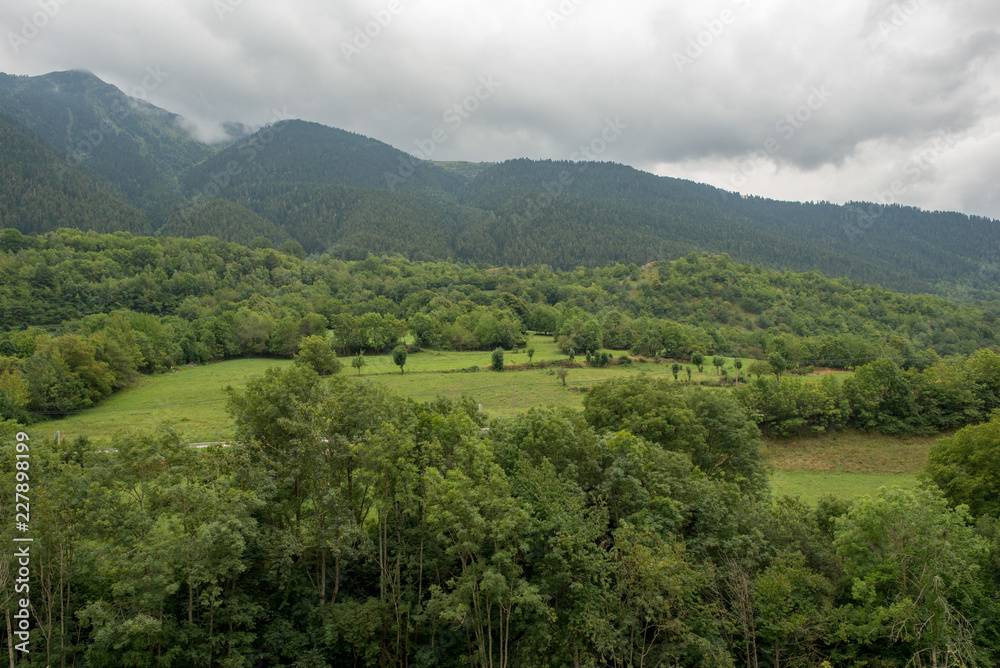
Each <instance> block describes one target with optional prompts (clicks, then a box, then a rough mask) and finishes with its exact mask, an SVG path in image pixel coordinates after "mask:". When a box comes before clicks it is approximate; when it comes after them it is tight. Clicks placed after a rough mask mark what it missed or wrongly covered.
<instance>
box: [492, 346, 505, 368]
mask: <svg viewBox="0 0 1000 668" xmlns="http://www.w3.org/2000/svg"><path fill="white" fill-rule="evenodd" d="M491 362H492V366H493V370H494V371H503V348H496V349H495V350H494V351H493V356H492V358H491Z"/></svg>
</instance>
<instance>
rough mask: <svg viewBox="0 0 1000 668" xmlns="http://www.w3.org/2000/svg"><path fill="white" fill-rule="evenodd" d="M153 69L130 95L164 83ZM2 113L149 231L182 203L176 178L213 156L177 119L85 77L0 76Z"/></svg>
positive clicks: (54, 74) (76, 73)
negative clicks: (132, 211)
mask: <svg viewBox="0 0 1000 668" xmlns="http://www.w3.org/2000/svg"><path fill="white" fill-rule="evenodd" d="M151 70H152V72H151V73H149V74H148V75H147V76H146V78H145V79H144V81H145V83H142V82H137V86H136V89H135V90H133V91H132V92H133V93H138V94H140V96H147V95H149V93H150V92H151V91H152V90H155V87H156V86H158V85H159V84H160V83H161V82H162V81H163V78H164V77H165V76H166V75H165V74H164V73H163V72H161V71H159V70H158V68H151ZM0 112H3V113H6V114H7V115H9V116H11V117H12V118H14V119H16V120H18V121H19V122H20V123H22V124H23V125H25V126H26V127H28V128H29V129H30V130H31V131H32V132H34V133H35V134H36V135H37V136H38V137H39V138H40V139H41V140H42V141H43V142H44V143H45V144H46V145H47V146H48V147H49V148H50V149H52V150H53V151H55V152H56V153H57V154H58V155H59V156H60V158H61V159H62V160H63V161H64V162H65V164H66V165H67V166H69V167H73V168H76V169H79V170H81V171H84V172H86V173H88V174H90V175H91V176H93V177H95V178H96V179H97V180H98V181H99V182H100V183H101V185H102V186H103V187H105V188H107V189H109V190H112V191H113V192H115V193H116V194H118V195H119V196H120V197H122V198H124V199H126V200H127V201H128V202H130V203H131V204H133V205H135V206H136V207H138V208H139V209H141V210H142V211H143V212H145V213H146V214H147V215H148V216H149V217H150V219H151V220H152V221H153V224H154V226H158V225H160V224H162V223H163V221H164V220H165V219H166V216H167V215H168V213H169V211H171V210H173V209H176V208H177V207H179V206H180V205H181V203H182V200H181V197H180V194H179V191H178V188H177V179H178V177H179V176H180V175H181V174H182V173H184V172H186V171H187V170H188V169H190V167H191V166H192V165H194V164H196V163H198V162H200V161H202V160H204V159H205V158H207V157H208V156H209V155H211V154H212V153H213V152H214V150H215V149H213V148H212V147H210V146H208V145H206V144H204V143H202V142H200V141H197V140H196V139H194V138H193V137H192V136H191V135H190V133H189V132H188V131H187V130H186V129H185V127H184V125H183V119H182V118H181V117H180V116H178V115H177V114H174V113H171V112H169V111H166V110H164V109H160V108H159V107H156V106H154V105H151V104H149V103H148V102H145V101H144V100H142V99H137V98H136V97H132V96H129V95H126V94H125V93H123V92H122V91H120V90H119V89H118V88H116V87H115V86H112V85H111V84H108V83H105V82H104V81H101V80H100V79H99V78H97V77H96V76H94V75H93V74H90V73H89V72H82V71H69V72H52V73H50V74H46V75H44V76H39V77H21V76H11V75H7V74H0Z"/></svg>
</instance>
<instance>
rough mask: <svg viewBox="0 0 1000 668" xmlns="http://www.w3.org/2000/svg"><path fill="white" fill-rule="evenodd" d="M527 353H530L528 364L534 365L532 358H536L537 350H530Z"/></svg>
mask: <svg viewBox="0 0 1000 668" xmlns="http://www.w3.org/2000/svg"><path fill="white" fill-rule="evenodd" d="M527 352H528V364H531V363H532V362H531V358H533V357H534V356H535V349H534V348H528V350H527Z"/></svg>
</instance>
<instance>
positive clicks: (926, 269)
mask: <svg viewBox="0 0 1000 668" xmlns="http://www.w3.org/2000/svg"><path fill="white" fill-rule="evenodd" d="M155 78H156V77H154V76H153V74H150V82H151V83H155ZM0 113H6V114H8V115H10V116H12V117H13V118H15V119H16V120H18V121H19V122H20V123H22V124H23V125H24V126H26V127H27V128H28V129H29V130H30V131H31V132H33V133H34V134H35V135H36V136H37V137H39V138H40V139H41V141H43V142H44V143H45V144H46V145H48V147H49V148H50V149H52V150H54V151H56V153H57V154H58V156H59V159H60V160H61V162H62V163H63V164H64V165H65V166H66V167H67V168H68V170H69V171H71V172H73V173H75V174H82V175H85V176H89V177H91V178H92V179H94V180H96V182H97V183H98V185H100V186H101V187H103V188H105V189H108V190H110V191H112V192H114V193H116V194H117V195H119V196H120V197H122V198H124V199H125V200H126V201H128V202H130V203H131V204H133V205H134V206H136V207H138V208H139V209H140V210H141V211H142V212H143V213H144V214H145V217H146V218H147V219H148V220H149V223H148V228H146V227H144V226H143V225H138V226H136V225H135V224H132V225H131V226H128V225H125V224H124V223H122V222H121V221H119V220H117V219H115V218H114V217H113V216H112V217H110V218H108V217H103V218H102V220H97V219H95V218H94V217H93V216H91V217H90V218H88V217H83V218H81V217H80V216H79V215H77V216H75V217H74V216H67V215H64V214H61V213H59V211H61V209H60V208H58V207H55V208H51V207H50V208H48V209H44V210H45V211H46V212H47V213H45V216H47V219H46V220H45V221H42V220H41V219H40V218H39V216H40V214H39V211H38V208H37V204H36V205H31V204H30V201H29V200H24V202H25V206H28V207H29V208H28V209H27V210H26V211H24V212H20V211H18V210H17V207H18V206H20V204H16V205H15V204H12V203H13V202H14V199H13V198H11V197H8V198H7V203H6V204H7V207H8V208H7V212H6V220H7V221H10V222H6V223H3V224H4V225H7V226H11V227H16V228H18V229H20V230H21V231H22V232H32V231H38V230H45V229H54V228H56V227H60V226H71V227H79V228H81V229H94V230H100V231H111V230H115V229H129V230H131V231H134V232H137V233H138V232H141V233H145V232H143V230H148V232H149V233H154V234H155V233H159V234H165V235H176V234H180V235H185V236H198V235H203V234H208V235H215V236H219V237H220V238H223V239H226V240H232V241H241V242H244V243H247V242H249V241H251V240H252V239H254V238H257V237H264V238H266V239H268V240H269V241H271V242H272V243H274V244H276V245H279V244H281V243H284V242H286V241H289V240H294V241H296V242H298V243H299V244H301V245H302V247H303V248H304V249H305V250H306V252H308V253H322V252H325V251H330V252H331V253H333V254H334V255H335V256H338V257H341V258H345V259H354V258H358V259H360V258H363V257H364V256H365V254H366V253H368V252H372V253H376V254H383V253H401V254H403V255H405V256H407V257H409V258H411V259H416V260H445V259H455V260H461V261H467V262H476V263H482V264H490V265H513V266H527V265H532V264H545V265H549V266H552V267H555V268H560V269H569V268H573V267H576V266H589V267H596V266H601V265H607V264H613V263H616V262H621V263H626V264H627V263H630V262H634V263H636V264H638V265H643V264H646V263H648V262H651V261H657V260H663V259H676V258H678V257H681V256H683V255H686V254H687V253H689V252H692V251H694V252H711V253H727V254H729V255H730V256H731V257H733V258H734V259H736V260H739V261H741V262H750V263H754V264H758V265H761V266H765V267H769V268H774V269H779V270H786V269H791V270H794V271H811V270H818V271H822V272H823V273H824V274H826V275H828V276H844V277H848V278H851V279H853V280H858V281H862V282H865V283H874V284H878V285H881V286H883V287H885V288H889V289H893V290H898V291H903V292H909V293H921V292H928V293H937V294H942V295H945V296H949V297H953V298H958V299H961V300H963V301H971V302H979V303H986V302H988V301H993V300H996V299H998V298H1000V293H998V292H997V287H996V286H997V283H998V279H1000V271H998V268H1000V223H998V222H997V221H995V220H989V219H985V218H980V217H970V216H966V215H963V214H959V213H945V212H926V211H920V210H918V209H914V208H909V207H901V206H898V205H888V206H887V205H881V204H877V205H876V204H867V203H864V202H852V203H848V204H846V205H843V206H841V205H834V204H830V203H798V202H779V201H774V200H769V199H765V198H760V197H750V196H742V195H740V194H739V193H730V192H727V191H723V190H720V189H717V188H713V187H711V186H707V185H702V184H697V183H693V182H690V181H685V180H681V179H674V178H665V177H658V176H655V175H653V174H649V173H646V172H642V171H639V170H637V169H634V168H632V167H628V166H625V165H619V164H613V163H593V162H591V163H586V162H582V163H573V162H565V161H563V162H558V161H557V162H553V161H538V160H526V159H515V160H509V161H507V162H503V163H500V164H485V163H434V162H424V161H421V160H417V159H416V158H414V157H413V156H410V155H408V154H406V153H404V152H402V151H400V150H397V149H396V148H393V147H392V146H389V145H388V144H385V143H383V142H380V141H377V140H375V139H371V138H367V137H364V136H362V135H358V134H355V133H352V132H347V131H344V130H338V129H335V128H330V127H326V126H323V125H319V124H317V123H309V122H305V121H297V120H285V121H279V122H277V123H274V124H272V125H269V126H266V127H264V128H262V129H259V130H258V131H256V132H252V133H250V132H249V129H248V128H246V127H245V126H242V125H238V124H231V126H230V127H232V129H233V136H239V137H240V138H239V139H236V140H234V141H233V142H232V143H230V144H229V145H228V146H208V145H206V144H204V143H201V142H199V141H197V140H195V139H193V138H192V137H191V136H190V135H189V134H188V133H187V131H186V130H185V129H184V122H183V119H181V118H180V117H178V116H176V115H174V114H171V113H170V112H167V111H165V110H163V109H159V108H157V107H154V106H152V105H149V104H147V103H145V102H143V101H141V100H137V99H135V98H132V97H129V96H128V95H126V94H125V93H123V92H121V91H119V90H118V89H117V88H115V87H113V86H110V85H108V84H106V83H104V82H102V81H101V80H100V79H98V78H97V77H95V76H93V75H91V74H88V73H84V72H56V73H52V74H49V75H45V76H42V77H14V76H8V75H0ZM6 153H7V154H8V156H13V155H14V149H13V148H11V149H9V150H7V151H6ZM8 161H9V159H8ZM29 162H30V161H29ZM35 173H38V174H39V175H40V176H39V177H38V178H41V179H44V178H47V177H44V175H43V174H42V172H37V170H35V171H34V172H32V171H31V170H29V171H27V172H25V173H24V174H22V176H21V177H20V183H22V185H23V184H27V185H28V186H29V187H30V186H36V191H37V188H38V187H41V188H42V189H43V190H44V189H45V188H46V187H47V186H46V183H45V181H44V180H43V181H39V182H38V183H37V184H36V183H34V182H33V181H32V179H33V178H35V177H34V176H32V174H35ZM21 201H22V200H20V199H19V200H17V202H21ZM12 206H13V207H14V208H11V207H12ZM32 206H35V208H31V207H32ZM88 210H90V209H88ZM119 217H120V216H119ZM32 221H33V222H32ZM123 225H124V227H123Z"/></svg>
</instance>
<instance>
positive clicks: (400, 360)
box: [392, 345, 406, 373]
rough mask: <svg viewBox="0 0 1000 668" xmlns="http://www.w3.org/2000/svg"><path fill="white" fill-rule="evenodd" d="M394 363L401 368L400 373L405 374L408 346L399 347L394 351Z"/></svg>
mask: <svg viewBox="0 0 1000 668" xmlns="http://www.w3.org/2000/svg"><path fill="white" fill-rule="evenodd" d="M392 363H393V364H395V365H396V366H398V367H399V373H403V367H404V366H406V346H404V345H398V346H396V347H395V348H393V349H392Z"/></svg>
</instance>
